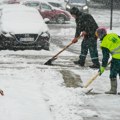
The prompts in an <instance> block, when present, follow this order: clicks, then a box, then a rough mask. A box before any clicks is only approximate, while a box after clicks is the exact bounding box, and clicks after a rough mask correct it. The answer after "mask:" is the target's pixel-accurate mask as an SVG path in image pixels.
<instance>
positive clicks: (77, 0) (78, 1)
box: [69, 0, 86, 3]
mask: <svg viewBox="0 0 120 120" xmlns="http://www.w3.org/2000/svg"><path fill="white" fill-rule="evenodd" d="M69 2H70V3H86V1H85V0H69Z"/></svg>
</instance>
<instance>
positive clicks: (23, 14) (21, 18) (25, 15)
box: [1, 5, 48, 33]
mask: <svg viewBox="0 0 120 120" xmlns="http://www.w3.org/2000/svg"><path fill="white" fill-rule="evenodd" d="M1 21H3V22H2V23H3V25H2V26H3V27H4V28H5V29H6V30H9V31H14V32H15V33H16V32H17V33H20V32H25V29H21V30H20V28H21V27H23V28H24V27H25V28H26V29H27V32H28V31H29V32H31V31H33V30H34V31H35V32H36V31H40V33H41V32H45V31H48V27H47V25H46V24H45V22H44V20H43V18H42V16H41V15H40V14H39V12H38V10H37V9H35V8H31V7H26V6H24V5H8V6H7V7H6V6H4V7H3V9H2V17H1ZM13 27H14V28H13ZM28 28H29V29H28ZM10 29H12V30H10Z"/></svg>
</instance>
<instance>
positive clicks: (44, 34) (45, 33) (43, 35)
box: [40, 32, 50, 38]
mask: <svg viewBox="0 0 120 120" xmlns="http://www.w3.org/2000/svg"><path fill="white" fill-rule="evenodd" d="M40 36H42V37H48V38H49V37H50V34H49V33H48V32H42V33H41V35H40Z"/></svg>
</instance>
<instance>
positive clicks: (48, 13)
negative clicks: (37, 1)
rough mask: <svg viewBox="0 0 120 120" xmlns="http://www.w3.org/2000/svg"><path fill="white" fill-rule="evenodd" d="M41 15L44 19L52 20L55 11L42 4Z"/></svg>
mask: <svg viewBox="0 0 120 120" xmlns="http://www.w3.org/2000/svg"><path fill="white" fill-rule="evenodd" d="M40 13H41V15H42V17H43V18H49V19H50V20H51V19H52V18H53V17H54V10H52V7H51V6H49V5H48V4H46V3H41V10H40Z"/></svg>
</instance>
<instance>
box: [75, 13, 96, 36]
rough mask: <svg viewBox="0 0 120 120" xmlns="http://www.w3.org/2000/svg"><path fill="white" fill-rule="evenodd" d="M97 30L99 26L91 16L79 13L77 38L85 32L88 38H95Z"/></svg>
mask: <svg viewBox="0 0 120 120" xmlns="http://www.w3.org/2000/svg"><path fill="white" fill-rule="evenodd" d="M97 28H98V25H97V23H96V21H95V20H94V18H93V17H92V16H91V15H90V14H86V13H82V12H79V13H77V15H76V33H75V37H78V36H79V35H80V33H81V32H82V31H85V32H86V33H87V36H88V37H94V36H95V31H96V29H97Z"/></svg>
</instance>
